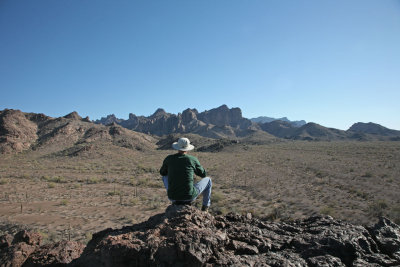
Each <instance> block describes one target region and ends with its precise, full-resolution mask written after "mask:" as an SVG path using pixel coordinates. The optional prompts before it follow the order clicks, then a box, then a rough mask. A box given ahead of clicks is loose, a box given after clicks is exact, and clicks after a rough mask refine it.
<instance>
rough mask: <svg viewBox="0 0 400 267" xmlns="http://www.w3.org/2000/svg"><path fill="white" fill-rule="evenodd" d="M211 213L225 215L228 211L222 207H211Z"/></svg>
mask: <svg viewBox="0 0 400 267" xmlns="http://www.w3.org/2000/svg"><path fill="white" fill-rule="evenodd" d="M211 212H212V213H213V214H216V215H225V214H227V213H228V212H229V210H228V209H227V208H226V207H224V206H211Z"/></svg>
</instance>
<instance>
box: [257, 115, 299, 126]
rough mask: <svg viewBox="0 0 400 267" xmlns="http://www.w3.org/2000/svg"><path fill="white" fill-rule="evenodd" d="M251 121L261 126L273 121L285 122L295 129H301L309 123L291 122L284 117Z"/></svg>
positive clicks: (262, 117)
mask: <svg viewBox="0 0 400 267" xmlns="http://www.w3.org/2000/svg"><path fill="white" fill-rule="evenodd" d="M250 120H251V121H252V122H256V123H261V124H262V123H267V122H273V121H284V122H288V123H290V124H291V125H293V126H294V127H301V126H303V125H305V124H306V123H307V122H306V121H305V120H301V121H291V120H289V119H288V118H286V117H282V118H279V119H276V118H271V117H265V116H261V117H257V118H253V119H250Z"/></svg>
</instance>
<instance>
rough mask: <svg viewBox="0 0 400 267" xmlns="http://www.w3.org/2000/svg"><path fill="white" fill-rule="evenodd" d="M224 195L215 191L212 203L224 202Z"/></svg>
mask: <svg viewBox="0 0 400 267" xmlns="http://www.w3.org/2000/svg"><path fill="white" fill-rule="evenodd" d="M223 199H224V195H223V194H222V193H220V192H218V191H213V192H212V194H211V203H219V202H221V201H223Z"/></svg>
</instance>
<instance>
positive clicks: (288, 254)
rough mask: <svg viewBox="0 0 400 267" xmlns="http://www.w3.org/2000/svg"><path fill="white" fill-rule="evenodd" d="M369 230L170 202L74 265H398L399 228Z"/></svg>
mask: <svg viewBox="0 0 400 267" xmlns="http://www.w3.org/2000/svg"><path fill="white" fill-rule="evenodd" d="M380 225H381V226H380ZM371 229H374V230H370V231H368V230H367V229H366V228H364V227H362V226H357V225H351V224H348V223H345V222H342V221H337V220H334V219H333V218H331V217H329V216H328V217H312V218H309V219H307V220H303V221H297V222H293V223H272V222H265V221H260V220H258V219H253V218H252V217H251V216H249V214H248V215H246V216H244V215H238V214H228V215H226V216H216V217H214V216H212V215H210V214H209V213H204V212H201V211H199V210H197V209H196V208H194V207H191V206H170V207H168V208H167V210H166V213H165V214H159V215H156V216H153V217H151V218H150V219H149V220H148V221H147V222H144V223H141V224H138V225H134V226H131V227H125V228H122V229H119V230H112V229H107V230H105V231H102V232H99V233H97V234H95V235H94V236H93V239H92V240H91V241H90V242H89V244H88V246H87V247H86V249H85V251H84V253H83V254H82V256H81V257H80V258H79V259H77V260H76V261H74V262H73V264H74V265H75V266H398V265H399V264H400V260H399V259H398V258H397V255H398V253H399V248H398V245H397V244H398V243H396V242H399V237H398V236H397V237H396V235H394V234H393V233H398V230H399V226H397V225H396V224H394V223H392V222H390V221H388V220H386V221H385V222H384V226H382V222H380V224H378V225H377V226H375V227H373V228H371ZM382 236H384V237H385V238H387V237H388V236H389V238H392V239H391V240H388V239H385V238H382ZM378 240H385V241H378ZM393 241H396V242H393ZM379 242H382V244H386V245H387V246H389V247H387V248H385V246H384V245H382V244H381V243H379ZM393 244H394V245H393ZM396 253H397V254H396Z"/></svg>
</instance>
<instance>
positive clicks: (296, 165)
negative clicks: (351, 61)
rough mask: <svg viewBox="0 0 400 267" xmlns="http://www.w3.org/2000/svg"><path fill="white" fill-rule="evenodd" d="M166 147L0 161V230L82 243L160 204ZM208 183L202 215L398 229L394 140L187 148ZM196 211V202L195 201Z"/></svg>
mask: <svg viewBox="0 0 400 267" xmlns="http://www.w3.org/2000/svg"><path fill="white" fill-rule="evenodd" d="M170 153H174V151H171V150H152V151H146V152H140V151H133V150H129V149H124V148H119V147H118V148H117V147H112V146H110V147H102V148H97V149H93V150H91V151H88V152H85V153H83V154H81V155H78V156H74V157H67V156H62V155H58V154H51V153H50V154H49V153H47V152H46V151H45V150H42V151H27V152H23V153H20V154H17V155H1V156H0V203H1V204H0V230H1V231H3V232H4V231H6V230H7V229H6V228H7V227H6V226H7V225H13V224H17V225H21V226H25V227H27V228H30V229H35V230H38V231H40V232H41V233H42V235H43V236H44V238H45V240H46V241H56V240H60V239H71V240H79V241H82V242H85V241H87V240H89V239H90V238H91V235H92V234H93V233H95V232H97V231H100V230H103V229H105V228H108V227H112V228H118V227H122V226H123V225H128V224H133V223H138V222H141V221H145V220H147V219H148V217H149V216H151V215H154V214H157V213H161V212H164V210H165V208H166V207H167V206H168V205H169V202H168V199H167V197H166V192H165V189H164V188H163V185H162V181H161V179H160V175H159V174H158V170H159V167H160V166H161V163H162V160H163V159H164V157H165V156H167V155H168V154H170ZM192 154H194V155H195V156H197V157H198V158H199V160H200V162H201V163H202V165H203V166H204V167H205V169H206V170H207V171H208V174H209V176H210V177H211V178H212V179H213V193H212V209H211V211H210V212H211V213H215V214H221V213H222V214H224V213H228V212H232V211H233V212H238V213H247V212H252V213H253V214H254V215H255V216H258V217H260V218H263V219H267V220H295V219H299V218H304V217H307V216H310V215H315V214H327V215H331V216H333V217H336V218H339V219H342V220H347V221H350V222H353V223H360V224H372V223H373V222H374V221H375V220H376V217H377V216H379V215H385V216H388V217H389V218H391V219H393V220H395V221H396V222H397V223H400V194H399V193H398V192H400V142H302V141H290V142H279V143H272V144H266V145H246V144H236V145H232V146H228V147H226V148H224V149H223V150H222V151H220V152H217V153H209V152H193V153H192ZM197 204H198V205H200V201H197Z"/></svg>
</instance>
